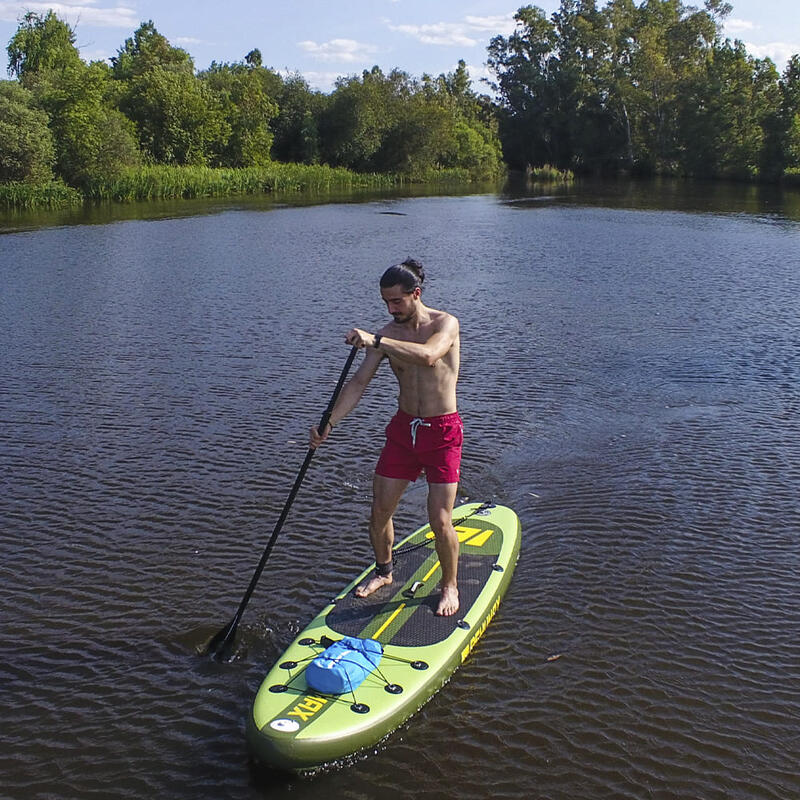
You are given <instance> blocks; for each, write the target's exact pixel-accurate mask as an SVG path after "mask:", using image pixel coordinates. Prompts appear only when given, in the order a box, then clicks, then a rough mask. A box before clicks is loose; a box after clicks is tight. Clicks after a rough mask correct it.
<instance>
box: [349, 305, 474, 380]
mask: <svg viewBox="0 0 800 800" xmlns="http://www.w3.org/2000/svg"><path fill="white" fill-rule="evenodd" d="M458 332H459V326H458V319H456V317H454V316H452V315H450V314H448V315H447V316H446V317H445V318H444V319H443V320H442V323H441V325H440V326H439V327H438V328H437V329H436V330H435V331H434V332H433V333H432V334H431V335H430V336H429V337H428V339H427V340H426V341H424V342H422V343H419V342H407V341H405V340H404V339H391V338H389V337H386V336H381V337H380V340H379V344H378V350H380V351H381V352H383V353H386V355H388V356H391V357H392V358H398V359H400V360H401V361H407V362H409V363H410V364H419V365H421V366H425V367H433V366H434V365H435V364H436V362H437V361H438V360H439V359H440V358H443V357H444V356H445V355H447V353H449V352H450V348H452V346H453V343H454V342H455V341H456V339H457V338H458ZM359 333H360V334H361V336H362V340H363V342H364V346H365V347H374V346H375V338H376V337H375V334H371V333H367V332H366V331H359Z"/></svg>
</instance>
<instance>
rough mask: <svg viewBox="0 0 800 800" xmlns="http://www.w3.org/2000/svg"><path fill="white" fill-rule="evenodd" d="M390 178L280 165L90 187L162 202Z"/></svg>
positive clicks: (165, 170) (119, 197)
mask: <svg viewBox="0 0 800 800" xmlns="http://www.w3.org/2000/svg"><path fill="white" fill-rule="evenodd" d="M395 182H396V179H395V178H394V177H393V176H388V175H364V174H356V173H354V172H351V171H349V170H346V169H342V168H333V167H326V166H319V165H318V166H305V165H302V164H278V163H275V162H273V163H272V164H270V165H269V166H267V167H249V168H246V169H212V168H210V167H170V166H164V165H160V166H150V167H141V168H139V169H129V170H125V171H124V172H123V173H121V174H120V175H117V176H116V177H115V178H113V179H109V180H95V181H92V182H90V184H89V185H88V186H87V187H86V193H87V196H88V197H90V198H91V199H93V200H114V201H117V202H130V201H134V200H156V199H158V200H161V199H173V198H191V197H225V196H231V195H253V194H268V193H272V192H307V191H330V190H332V189H352V188H378V187H388V186H392V185H394V184H395Z"/></svg>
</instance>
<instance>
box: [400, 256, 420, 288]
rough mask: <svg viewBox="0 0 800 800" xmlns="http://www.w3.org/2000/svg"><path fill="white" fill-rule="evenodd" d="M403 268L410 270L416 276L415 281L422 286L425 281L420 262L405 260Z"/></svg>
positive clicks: (413, 259)
mask: <svg viewBox="0 0 800 800" xmlns="http://www.w3.org/2000/svg"><path fill="white" fill-rule="evenodd" d="M403 266H404V267H406V268H408V269H410V270H411V271H412V272H413V273H414V274H415V275H416V276H417V281H419V285H420V286H422V284H423V282H424V280H425V267H423V266H422V262H421V261H417V259H416V258H407V259H406V260H405V261H404V262H403Z"/></svg>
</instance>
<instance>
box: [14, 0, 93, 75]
mask: <svg viewBox="0 0 800 800" xmlns="http://www.w3.org/2000/svg"><path fill="white" fill-rule="evenodd" d="M7 52H8V61H9V63H8V70H9V72H10V73H12V74H13V75H16V76H17V77H18V78H22V79H24V78H26V77H27V76H29V75H31V74H35V73H37V72H42V71H47V70H61V69H66V68H69V67H74V66H75V65H77V64H78V63H80V54H79V53H78V50H77V48H76V47H75V33H74V31H73V30H72V28H70V26H69V25H68V24H67V23H66V22H63V21H62V20H60V19H59V18H58V17H57V16H56V15H55V14H54V13H53V12H52V11H48V12H47V14H45V15H44V16H41V15H40V14H37V13H35V12H33V11H29V12H28V13H27V14H25V16H24V17H23V18H22V21H21V22H20V25H19V27H18V28H17V31H16V33H15V34H14V35H13V36H12V37H11V41H10V42H9V43H8V48H7Z"/></svg>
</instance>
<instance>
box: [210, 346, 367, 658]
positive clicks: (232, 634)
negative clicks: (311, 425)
mask: <svg viewBox="0 0 800 800" xmlns="http://www.w3.org/2000/svg"><path fill="white" fill-rule="evenodd" d="M357 352H358V347H353V349H352V350H351V351H350V355H349V356H348V357H347V361H346V363H345V365H344V369H343V370H342V374H341V375H340V376H339V382H338V383H337V384H336V388H335V389H334V390H333V395H331V399H330V402H329V403H328V407H327V408H326V409H325V411H324V413H323V414H322V419H321V420H320V423H319V427H318V428H317V430H318V431H324V430H325V426H326V425H327V424H328V422H329V421H330V418H331V412H332V411H333V407H334V405H335V404H336V399H337V398H338V397H339V392H341V391H342V386H344V381H345V378H346V377H347V373H348V372H349V371H350V367H351V366H352V364H353V359H354V358H355V357H356V353H357ZM314 452H315V450H314V448H313V447H309V448H308V453H306V457H305V460H304V461H303V466H302V467H300V472H299V473H298V474H297V478H295V481H294V486H292V491H291V492H289V497H288V499H287V500H286V504H285V505H284V506H283V511H281V515H280V517H279V518H278V522H277V523H276V525H275V529H274V530H273V531H272V536H270V538H269V542H267V546H266V548H265V549H264V553H263V554H262V556H261V561H259V562H258V566H257V567H256V571H255V573H254V574H253V577H252V579H251V580H250V585H249V586H248V587H247V591H246V592H245V593H244V597H243V598H242V602H241V603H239V608H238V609H237V610H236V613H235V614H234V616H233V619H232V620H231V621H230V622H229V623H228V624H227V625H226V626H225V627H224V628H223V629H222V630H221V631H219V633H217V634H215V635H214V637H213V638H212V639H211V641H210V642H209V643H208V644H207V645H206V647H205V649H204V650H203V655H210V656H212V657H214V658H217V659H220V660H224V661H227V660H229V658H230V654H231V650H232V648H233V645H234V642H235V641H236V629H237V628H238V627H239V621H240V620H241V618H242V614H244V610H245V608H246V607H247V604H248V602H250V596H251V595H252V594H253V590H254V589H255V588H256V584H257V583H258V579H259V578H260V577H261V573H262V572H263V571H264V567H265V566H266V563H267V559H268V558H269V554H270V553H271V552H272V548H273V546H274V545H275V541H276V539H277V538H278V534H279V533H280V531H281V528H282V527H283V523H284V522H285V521H286V517H287V516H288V515H289V509H290V508H291V506H292V503H293V502H294V498H295V496H296V495H297V492H298V490H299V489H300V484H301V483H302V482H303V478H304V477H305V475H306V471H307V470H308V465H309V464H310V463H311V459H312V458H313V456H314Z"/></svg>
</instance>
